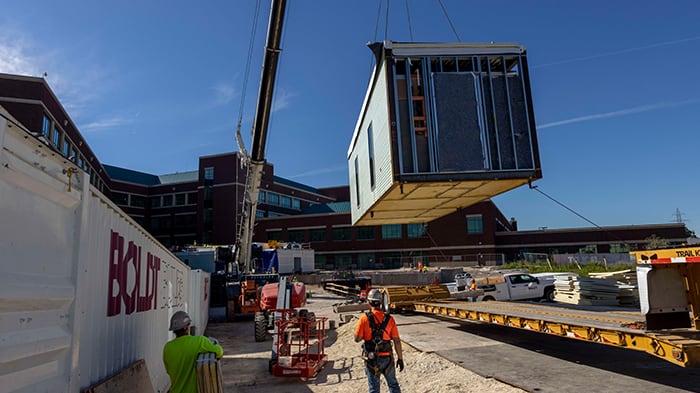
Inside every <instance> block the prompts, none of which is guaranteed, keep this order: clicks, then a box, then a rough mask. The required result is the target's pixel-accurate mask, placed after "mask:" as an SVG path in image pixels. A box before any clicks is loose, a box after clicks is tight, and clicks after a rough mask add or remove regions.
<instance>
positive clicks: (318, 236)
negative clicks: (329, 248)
mask: <svg viewBox="0 0 700 393" xmlns="http://www.w3.org/2000/svg"><path fill="white" fill-rule="evenodd" d="M309 241H312V242H325V241H326V228H318V229H312V230H310V231H309Z"/></svg>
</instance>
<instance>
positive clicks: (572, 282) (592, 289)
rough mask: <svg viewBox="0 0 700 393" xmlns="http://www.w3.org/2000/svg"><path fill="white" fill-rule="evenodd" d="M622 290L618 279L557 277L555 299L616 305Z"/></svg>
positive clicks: (575, 302) (572, 302) (576, 302)
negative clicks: (618, 285) (618, 284)
mask: <svg viewBox="0 0 700 393" xmlns="http://www.w3.org/2000/svg"><path fill="white" fill-rule="evenodd" d="M619 294H620V290H619V288H618V287H617V281H615V280H612V279H604V278H586V277H557V279H556V281H554V301H556V302H561V303H569V304H582V305H595V306H616V305H618V304H619V300H618V296H619Z"/></svg>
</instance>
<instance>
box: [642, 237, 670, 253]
mask: <svg viewBox="0 0 700 393" xmlns="http://www.w3.org/2000/svg"><path fill="white" fill-rule="evenodd" d="M644 240H645V241H646V242H647V245H646V247H645V248H646V249H647V250H656V249H658V248H667V247H668V246H669V243H668V240H666V239H664V238H662V237H658V236H656V235H651V236H649V237H648V238H646V239H644Z"/></svg>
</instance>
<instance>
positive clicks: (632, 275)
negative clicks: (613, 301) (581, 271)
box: [590, 269, 639, 306]
mask: <svg viewBox="0 0 700 393" xmlns="http://www.w3.org/2000/svg"><path fill="white" fill-rule="evenodd" d="M590 276H591V277H595V278H609V279H613V280H616V281H617V287H618V289H619V290H620V294H619V296H618V299H619V301H620V305H621V306H637V305H639V287H638V286H637V272H636V271H635V270H634V269H627V270H619V271H615V272H605V273H591V274H590Z"/></svg>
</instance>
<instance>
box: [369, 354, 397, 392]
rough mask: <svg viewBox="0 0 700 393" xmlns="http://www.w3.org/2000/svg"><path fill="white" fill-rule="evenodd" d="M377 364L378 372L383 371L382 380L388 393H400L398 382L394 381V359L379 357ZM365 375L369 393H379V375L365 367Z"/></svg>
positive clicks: (391, 357)
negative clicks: (383, 379)
mask: <svg viewBox="0 0 700 393" xmlns="http://www.w3.org/2000/svg"><path fill="white" fill-rule="evenodd" d="M377 362H378V365H379V369H380V370H384V373H383V374H384V378H385V379H386V384H387V385H389V392H390V393H401V388H400V387H399V381H397V380H396V368H395V367H394V357H393V356H380V357H379V358H377ZM365 374H367V383H368V384H369V393H379V385H380V380H379V375H377V374H375V373H374V372H373V371H372V370H370V369H369V368H368V367H365Z"/></svg>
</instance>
